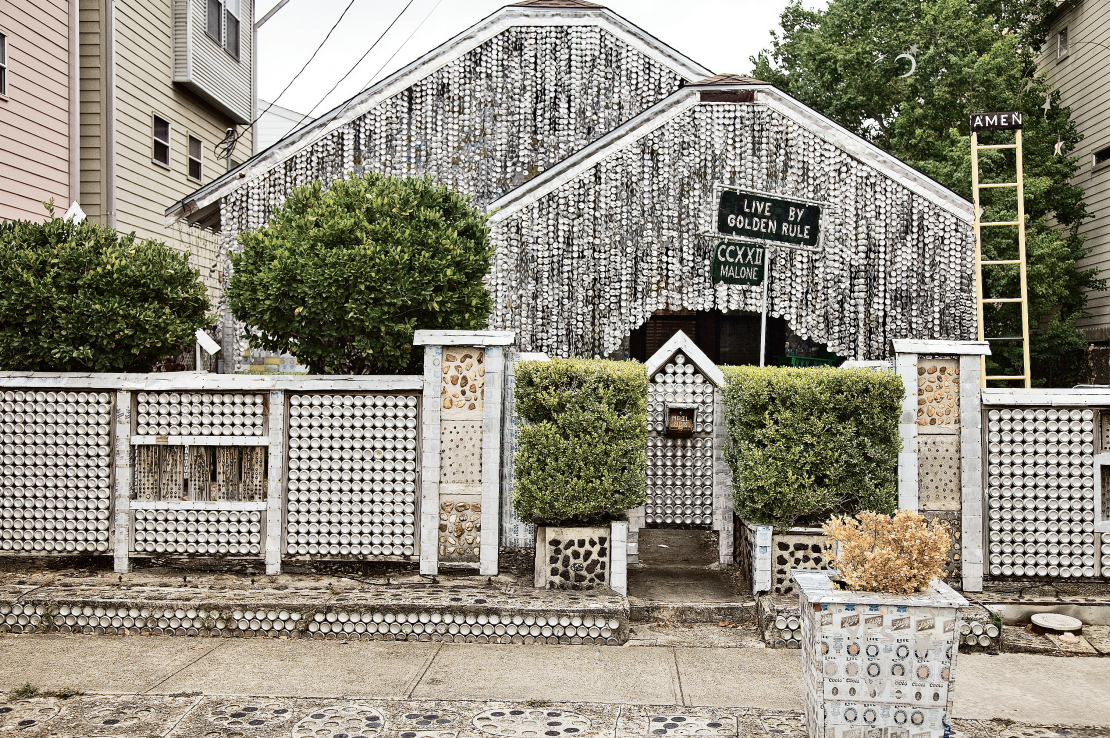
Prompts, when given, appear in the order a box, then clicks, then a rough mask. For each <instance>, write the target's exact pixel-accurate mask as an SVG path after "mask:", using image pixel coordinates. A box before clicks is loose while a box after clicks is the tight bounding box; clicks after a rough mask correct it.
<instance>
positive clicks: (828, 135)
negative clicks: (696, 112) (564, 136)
mask: <svg viewBox="0 0 1110 738" xmlns="http://www.w3.org/2000/svg"><path fill="white" fill-rule="evenodd" d="M725 76H726V77H730V78H731V77H732V75H725ZM741 79H745V80H748V79H749V78H747V77H744V78H741ZM740 89H743V90H751V91H753V92H754V93H755V97H753V100H754V102H755V103H756V104H759V105H764V106H767V107H769V108H771V109H772V110H775V111H777V112H778V113H779V114H781V115H783V116H784V117H786V118H790V119H791V120H793V121H794V122H795V123H796V124H797V125H799V126H801V127H802V128H804V129H805V130H806V131H808V132H809V133H811V134H813V135H814V136H817V137H818V138H820V139H822V140H824V141H826V142H828V143H830V144H832V145H833V146H836V147H837V148H840V149H842V150H843V151H845V152H847V153H848V154H850V155H851V156H853V157H855V158H856V159H858V160H859V161H861V162H863V163H864V164H866V165H868V166H870V167H872V168H874V169H875V170H876V171H878V172H880V173H882V174H883V175H885V176H887V177H889V178H891V179H892V180H894V181H896V182H898V183H899V184H901V185H903V186H904V187H906V188H907V189H909V190H911V191H913V192H915V193H917V194H918V195H920V196H921V197H923V198H925V199H926V200H928V201H929V202H931V203H933V204H934V205H936V206H937V207H940V208H942V209H944V210H946V211H948V212H950V213H952V214H953V215H955V216H956V217H957V218H959V219H960V220H962V221H964V222H966V223H971V222H972V221H973V217H972V205H971V203H970V202H968V201H967V200H965V199H964V198H963V197H961V196H959V195H957V194H956V193H955V192H953V191H952V190H950V189H948V188H947V187H945V186H944V185H942V184H940V183H939V182H937V181H936V180H934V179H932V178H930V177H927V176H926V175H924V174H922V173H921V172H919V171H917V170H916V169H914V168H913V167H911V166H910V165H909V164H906V163H905V162H903V161H902V160H901V159H898V158H897V157H895V156H892V155H891V154H888V153H887V152H885V151H883V150H882V149H880V148H879V147H878V146H875V145H874V144H873V143H871V142H869V141H866V140H864V139H863V138H860V137H859V136H857V135H856V134H854V133H852V132H851V131H849V130H848V129H846V128H844V127H843V126H840V125H838V124H837V123H835V122H833V121H832V120H830V119H829V118H826V117H825V116H823V115H821V114H820V113H818V112H817V111H816V110H813V109H812V108H810V107H808V106H806V105H803V104H802V103H800V102H798V101H797V100H795V99H794V98H792V97H790V96H789V95H787V94H786V93H785V92H782V91H781V90H779V89H776V88H775V87H773V86H771V85H769V84H767V83H765V82H759V81H758V80H751V81H750V82H743V83H724V84H709V83H708V80H706V81H704V82H703V83H701V84H696V85H687V86H686V87H683V88H682V89H680V90H677V91H676V92H673V93H671V94H670V95H669V96H668V97H666V98H664V99H663V100H660V101H659V102H658V103H656V104H655V105H653V106H652V107H650V108H648V109H647V110H645V111H644V112H642V113H640V114H639V115H638V116H636V117H635V118H632V119H631V120H629V121H628V122H626V123H624V124H623V125H621V126H618V127H617V128H615V129H614V130H612V131H610V132H609V133H607V134H606V135H604V136H602V137H601V138H599V139H598V140H596V141H594V142H593V143H591V144H589V145H588V146H585V147H583V148H582V149H581V150H579V151H577V152H576V153H574V154H572V155H571V156H568V157H567V158H566V159H563V160H562V161H561V162H559V164H557V165H556V166H553V167H551V168H550V169H548V170H547V171H545V172H542V173H541V174H539V175H537V176H536V177H533V178H532V179H530V180H528V181H527V182H525V183H524V184H522V185H521V186H520V187H517V188H516V189H514V190H512V191H511V192H508V193H506V194H505V195H503V196H501V197H499V198H498V199H497V200H495V201H493V202H492V203H490V204H489V206H488V207H487V211H489V212H492V215H491V216H490V223H496V222H498V221H501V220H504V219H505V218H507V217H509V216H510V215H512V214H513V213H515V212H516V211H518V210H520V209H521V208H523V207H527V206H528V205H531V204H532V203H534V202H536V201H537V200H539V199H540V198H542V197H544V196H545V195H548V194H550V193H551V192H552V191H554V190H555V189H557V188H559V187H560V186H562V185H564V184H566V183H567V182H569V181H571V180H572V179H574V178H575V177H577V176H578V175H580V174H581V173H582V172H585V171H586V170H588V169H591V168H592V167H593V166H595V165H596V164H597V163H598V162H600V161H601V160H602V159H604V158H606V157H607V156H610V155H611V154H613V153H615V152H617V151H619V150H621V149H622V148H624V147H625V146H627V145H628V144H630V143H631V142H633V141H636V140H639V139H640V138H642V137H644V136H646V135H648V134H649V133H651V132H652V131H655V130H657V129H658V128H660V127H662V126H663V125H665V124H666V123H667V122H668V121H671V120H673V119H674V118H675V117H677V116H678V115H680V114H682V113H684V112H685V111H687V110H689V109H690V108H692V107H694V106H696V105H700V104H702V102H703V99H702V95H703V93H705V92H707V91H727V90H740Z"/></svg>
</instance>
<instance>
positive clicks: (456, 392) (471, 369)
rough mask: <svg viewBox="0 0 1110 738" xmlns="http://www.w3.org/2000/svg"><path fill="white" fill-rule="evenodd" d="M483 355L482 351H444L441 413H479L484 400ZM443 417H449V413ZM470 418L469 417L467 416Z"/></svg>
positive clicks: (452, 348)
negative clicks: (464, 411)
mask: <svg viewBox="0 0 1110 738" xmlns="http://www.w3.org/2000/svg"><path fill="white" fill-rule="evenodd" d="M485 360H486V352H485V350H484V349H481V348H471V349H468V348H456V347H454V346H452V347H447V348H445V349H444V351H443V389H442V397H443V409H444V410H446V411H452V410H470V411H478V413H479V414H480V413H481V410H482V402H483V401H484V400H485V386H486V367H485ZM446 415H447V416H448V417H450V415H451V413H450V412H447V413H446ZM468 415H469V413H468Z"/></svg>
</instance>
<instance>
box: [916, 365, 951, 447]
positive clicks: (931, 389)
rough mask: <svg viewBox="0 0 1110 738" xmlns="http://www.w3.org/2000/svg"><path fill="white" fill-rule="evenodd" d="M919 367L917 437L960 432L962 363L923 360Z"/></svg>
mask: <svg viewBox="0 0 1110 738" xmlns="http://www.w3.org/2000/svg"><path fill="white" fill-rule="evenodd" d="M921 361H922V364H921V365H920V366H918V367H917V425H918V426H919V428H918V433H920V434H927V433H936V432H938V431H939V432H945V431H947V432H949V433H955V432H957V430H958V428H959V425H960V363H959V361H958V360H956V359H922V360H921Z"/></svg>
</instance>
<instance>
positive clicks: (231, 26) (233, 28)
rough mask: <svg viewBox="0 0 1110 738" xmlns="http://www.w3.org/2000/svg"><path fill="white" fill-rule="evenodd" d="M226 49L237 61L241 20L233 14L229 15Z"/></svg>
mask: <svg viewBox="0 0 1110 738" xmlns="http://www.w3.org/2000/svg"><path fill="white" fill-rule="evenodd" d="M224 48H226V49H227V50H228V51H229V52H230V53H231V54H232V55H234V57H235V58H236V59H238V58H239V19H238V18H236V17H235V16H234V15H232V14H231V13H228V14H227V40H226V41H225V42H224Z"/></svg>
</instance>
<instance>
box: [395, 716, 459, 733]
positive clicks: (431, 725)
mask: <svg viewBox="0 0 1110 738" xmlns="http://www.w3.org/2000/svg"><path fill="white" fill-rule="evenodd" d="M397 722H398V725H397V730H398V738H456V736H458V734H459V728H460V727H461V726H462V724H463V720H462V717H461V716H460V715H459V714H458V713H454V712H450V711H444V710H432V711H430V712H427V711H425V712H406V713H405V714H404V715H402V716H401V717H400V718H399V719H398V721H397Z"/></svg>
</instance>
